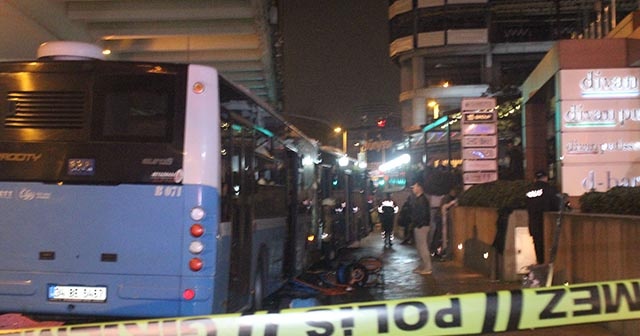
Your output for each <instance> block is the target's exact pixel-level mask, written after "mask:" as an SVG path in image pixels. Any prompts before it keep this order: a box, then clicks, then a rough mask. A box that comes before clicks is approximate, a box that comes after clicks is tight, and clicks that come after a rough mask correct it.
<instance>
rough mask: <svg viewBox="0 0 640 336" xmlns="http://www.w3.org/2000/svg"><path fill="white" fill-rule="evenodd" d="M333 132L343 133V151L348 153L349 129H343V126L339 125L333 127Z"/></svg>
mask: <svg viewBox="0 0 640 336" xmlns="http://www.w3.org/2000/svg"><path fill="white" fill-rule="evenodd" d="M333 132H335V133H336V134H340V133H342V151H343V152H344V153H345V154H347V130H346V129H345V130H343V129H342V127H340V126H338V127H336V128H334V129H333Z"/></svg>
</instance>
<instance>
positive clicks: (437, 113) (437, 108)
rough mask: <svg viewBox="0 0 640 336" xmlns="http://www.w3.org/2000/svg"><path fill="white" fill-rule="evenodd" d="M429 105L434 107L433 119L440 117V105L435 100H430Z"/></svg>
mask: <svg viewBox="0 0 640 336" xmlns="http://www.w3.org/2000/svg"><path fill="white" fill-rule="evenodd" d="M427 106H429V107H430V108H432V109H433V120H436V119H438V118H440V105H439V104H438V102H437V101H435V100H430V101H429V102H428V103H427Z"/></svg>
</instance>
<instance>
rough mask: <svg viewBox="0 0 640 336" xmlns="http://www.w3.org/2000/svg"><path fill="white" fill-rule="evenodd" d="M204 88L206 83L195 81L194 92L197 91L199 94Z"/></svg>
mask: <svg viewBox="0 0 640 336" xmlns="http://www.w3.org/2000/svg"><path fill="white" fill-rule="evenodd" d="M204 88H205V85H204V84H203V83H201V82H195V83H193V93H197V94H200V93H203V92H204Z"/></svg>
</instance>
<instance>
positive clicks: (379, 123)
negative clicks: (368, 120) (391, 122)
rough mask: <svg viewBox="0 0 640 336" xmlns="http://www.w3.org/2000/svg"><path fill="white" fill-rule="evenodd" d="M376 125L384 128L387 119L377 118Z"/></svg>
mask: <svg viewBox="0 0 640 336" xmlns="http://www.w3.org/2000/svg"><path fill="white" fill-rule="evenodd" d="M376 126H378V127H379V128H384V127H385V126H387V119H384V118H380V119H378V121H377V122H376Z"/></svg>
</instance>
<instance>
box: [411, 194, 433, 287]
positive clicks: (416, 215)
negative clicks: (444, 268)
mask: <svg viewBox="0 0 640 336" xmlns="http://www.w3.org/2000/svg"><path fill="white" fill-rule="evenodd" d="M412 190H413V194H414V195H415V196H416V197H415V198H414V199H413V204H412V206H411V221H412V224H413V227H414V229H413V239H414V241H415V243H416V249H417V250H418V255H420V260H421V264H420V266H418V267H417V268H416V269H414V270H413V272H414V273H418V274H423V275H427V274H431V253H430V252H429V241H428V240H429V239H428V237H429V228H430V224H431V206H430V205H429V200H428V199H427V195H425V194H424V185H423V184H422V182H421V181H417V182H415V183H414V184H413V186H412Z"/></svg>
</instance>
